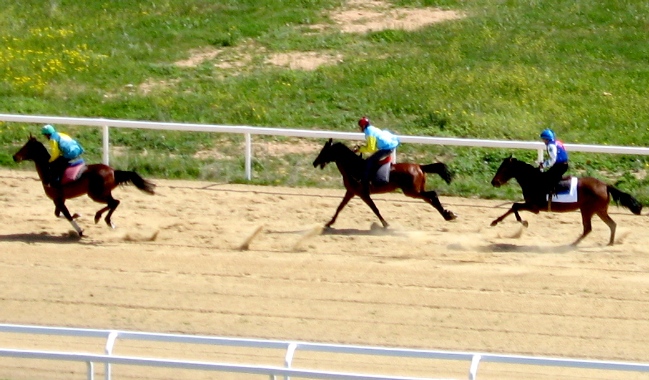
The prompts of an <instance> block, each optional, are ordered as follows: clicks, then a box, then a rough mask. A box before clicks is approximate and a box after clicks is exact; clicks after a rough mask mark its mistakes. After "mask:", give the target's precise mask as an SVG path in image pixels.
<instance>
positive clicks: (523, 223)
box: [521, 220, 529, 228]
mask: <svg viewBox="0 0 649 380" xmlns="http://www.w3.org/2000/svg"><path fill="white" fill-rule="evenodd" d="M521 224H522V225H523V227H525V228H527V226H529V223H527V220H524V221H522V222H521Z"/></svg>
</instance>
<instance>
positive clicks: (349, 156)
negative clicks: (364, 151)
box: [331, 142, 363, 163]
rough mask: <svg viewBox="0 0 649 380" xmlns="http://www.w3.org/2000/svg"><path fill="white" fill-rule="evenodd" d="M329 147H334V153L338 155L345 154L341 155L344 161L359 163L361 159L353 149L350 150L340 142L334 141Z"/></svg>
mask: <svg viewBox="0 0 649 380" xmlns="http://www.w3.org/2000/svg"><path fill="white" fill-rule="evenodd" d="M331 149H334V151H335V152H336V154H338V155H345V157H342V158H343V159H344V160H345V161H346V162H353V163H359V162H362V161H363V158H362V157H361V156H359V155H357V154H356V153H354V151H353V150H351V149H350V148H349V147H348V146H347V145H345V144H343V143H341V142H335V143H333V144H332V145H331Z"/></svg>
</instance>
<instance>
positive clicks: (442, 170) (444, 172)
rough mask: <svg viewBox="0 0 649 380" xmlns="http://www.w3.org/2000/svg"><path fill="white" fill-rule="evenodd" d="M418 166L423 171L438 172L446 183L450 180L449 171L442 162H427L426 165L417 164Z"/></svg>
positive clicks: (451, 177)
mask: <svg viewBox="0 0 649 380" xmlns="http://www.w3.org/2000/svg"><path fill="white" fill-rule="evenodd" d="M419 167H420V168H421V170H422V171H423V172H424V173H437V174H439V176H440V177H442V179H443V180H444V181H446V183H451V180H452V179H453V176H452V175H451V172H450V171H449V170H448V167H447V166H446V164H444V163H443V162H436V163H434V164H428V165H419Z"/></svg>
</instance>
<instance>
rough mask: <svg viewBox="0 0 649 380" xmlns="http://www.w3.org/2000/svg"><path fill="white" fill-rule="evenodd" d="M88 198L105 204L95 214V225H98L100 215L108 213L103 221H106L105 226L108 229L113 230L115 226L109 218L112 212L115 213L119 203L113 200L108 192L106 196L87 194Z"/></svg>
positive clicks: (103, 194)
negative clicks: (106, 225)
mask: <svg viewBox="0 0 649 380" xmlns="http://www.w3.org/2000/svg"><path fill="white" fill-rule="evenodd" d="M88 197H90V199H92V200H93V201H95V202H97V203H106V207H104V208H102V209H100V210H99V211H97V212H96V213H95V224H97V223H99V219H101V215H102V214H103V213H104V212H106V211H108V214H106V217H105V218H104V220H105V221H106V224H108V226H109V227H110V228H115V225H114V224H113V222H112V221H111V219H110V218H111V216H112V215H113V212H115V209H116V208H117V206H119V201H118V200H117V199H115V198H113V196H112V195H111V193H110V191H109V192H108V193H107V194H106V193H95V192H88Z"/></svg>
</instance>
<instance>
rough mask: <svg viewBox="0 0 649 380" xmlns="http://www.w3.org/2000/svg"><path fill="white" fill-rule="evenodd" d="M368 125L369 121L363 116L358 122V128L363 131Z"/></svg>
mask: <svg viewBox="0 0 649 380" xmlns="http://www.w3.org/2000/svg"><path fill="white" fill-rule="evenodd" d="M368 125H370V119H368V118H367V116H363V117H362V118H361V119H360V120H359V121H358V126H359V127H361V128H363V129H365V127H367V126H368Z"/></svg>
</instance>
